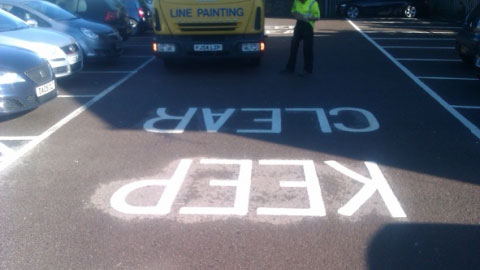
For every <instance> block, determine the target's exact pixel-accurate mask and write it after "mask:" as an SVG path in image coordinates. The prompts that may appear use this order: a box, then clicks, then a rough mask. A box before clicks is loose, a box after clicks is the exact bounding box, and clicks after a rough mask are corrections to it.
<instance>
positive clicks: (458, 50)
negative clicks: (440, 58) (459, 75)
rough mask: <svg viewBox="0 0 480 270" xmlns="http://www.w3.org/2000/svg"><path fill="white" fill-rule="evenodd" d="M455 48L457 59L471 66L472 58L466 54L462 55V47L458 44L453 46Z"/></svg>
mask: <svg viewBox="0 0 480 270" xmlns="http://www.w3.org/2000/svg"><path fill="white" fill-rule="evenodd" d="M455 48H456V49H457V52H458V57H460V59H462V61H463V62H464V63H466V64H468V65H471V64H473V60H474V59H473V58H472V57H470V56H468V54H465V53H463V52H462V51H463V50H462V45H461V44H460V43H458V42H457V43H456V44H455Z"/></svg>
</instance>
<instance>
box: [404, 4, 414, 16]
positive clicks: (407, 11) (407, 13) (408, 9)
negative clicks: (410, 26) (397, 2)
mask: <svg viewBox="0 0 480 270" xmlns="http://www.w3.org/2000/svg"><path fill="white" fill-rule="evenodd" d="M403 15H405V17H407V18H415V17H417V8H416V7H415V6H412V5H408V6H406V7H405V9H404V10H403Z"/></svg>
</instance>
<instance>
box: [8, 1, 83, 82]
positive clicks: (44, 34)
mask: <svg viewBox="0 0 480 270" xmlns="http://www.w3.org/2000/svg"><path fill="white" fill-rule="evenodd" d="M0 44H1V45H8V46H14V47H20V48H24V49H27V50H30V51H33V52H35V53H37V54H38V55H39V56H40V57H42V58H45V59H46V60H48V62H49V64H50V66H51V67H52V69H53V72H54V73H55V77H57V78H60V77H65V76H69V75H71V74H73V73H75V72H77V71H80V70H82V68H83V55H82V52H81V50H80V47H79V46H78V44H77V42H76V41H75V39H73V38H72V37H71V36H69V35H66V34H62V33H59V32H56V31H52V30H46V29H38V28H34V27H29V26H28V25H27V24H26V23H25V22H24V21H22V20H20V19H18V18H17V17H15V16H13V15H11V14H10V13H8V12H6V11H3V10H0Z"/></svg>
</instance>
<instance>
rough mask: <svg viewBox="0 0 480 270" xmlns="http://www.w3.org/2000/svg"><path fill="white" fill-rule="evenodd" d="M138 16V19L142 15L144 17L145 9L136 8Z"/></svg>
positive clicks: (141, 17)
mask: <svg viewBox="0 0 480 270" xmlns="http://www.w3.org/2000/svg"><path fill="white" fill-rule="evenodd" d="M138 17H139V18H140V19H143V17H145V11H144V10H143V8H138Z"/></svg>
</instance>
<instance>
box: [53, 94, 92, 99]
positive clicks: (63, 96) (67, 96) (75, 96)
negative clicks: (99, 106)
mask: <svg viewBox="0 0 480 270" xmlns="http://www.w3.org/2000/svg"><path fill="white" fill-rule="evenodd" d="M95 96H96V95H58V96H57V97H58V98H93V97H95Z"/></svg>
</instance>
